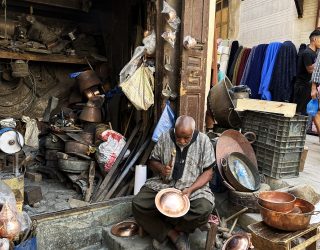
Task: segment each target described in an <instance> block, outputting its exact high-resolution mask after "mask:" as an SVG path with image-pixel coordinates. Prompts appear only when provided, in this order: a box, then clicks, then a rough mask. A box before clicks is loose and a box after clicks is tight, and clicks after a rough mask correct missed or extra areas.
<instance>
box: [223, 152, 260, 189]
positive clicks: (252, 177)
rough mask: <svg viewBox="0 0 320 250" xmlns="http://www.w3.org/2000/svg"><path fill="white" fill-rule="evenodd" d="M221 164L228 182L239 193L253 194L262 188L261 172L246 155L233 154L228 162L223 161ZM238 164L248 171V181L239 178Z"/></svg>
mask: <svg viewBox="0 0 320 250" xmlns="http://www.w3.org/2000/svg"><path fill="white" fill-rule="evenodd" d="M221 164H222V166H223V169H224V173H225V175H226V177H227V179H228V181H229V182H230V184H231V185H232V186H233V187H234V188H235V189H236V190H237V191H241V192H252V191H256V190H258V189H259V188H260V175H259V171H258V169H257V168H256V167H255V165H254V164H253V163H252V162H251V161H250V160H249V159H248V157H246V156H245V155H244V154H241V153H239V152H233V153H231V154H230V155H229V156H228V158H227V160H225V161H223V160H222V163H221ZM236 164H241V165H242V166H243V168H244V169H245V170H246V172H247V177H248V178H247V179H246V181H243V180H242V179H240V178H239V176H238V173H237V170H236V169H237V165H236Z"/></svg>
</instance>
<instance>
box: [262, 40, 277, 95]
mask: <svg viewBox="0 0 320 250" xmlns="http://www.w3.org/2000/svg"><path fill="white" fill-rule="evenodd" d="M281 45H282V44H281V43H279V42H274V43H270V44H269V46H268V49H267V51H266V56H265V59H264V62H263V67H262V71H261V82H260V87H259V94H260V95H261V99H262V100H268V101H271V100H272V96H271V93H270V91H269V86H270V81H271V77H272V73H273V69H274V65H275V62H276V58H277V55H278V52H279V49H280V47H281Z"/></svg>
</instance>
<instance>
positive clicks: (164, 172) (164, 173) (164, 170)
mask: <svg viewBox="0 0 320 250" xmlns="http://www.w3.org/2000/svg"><path fill="white" fill-rule="evenodd" d="M171 171H172V167H171V166H168V165H167V166H165V167H164V168H162V169H161V175H162V176H164V177H166V176H169V175H170V174H171Z"/></svg>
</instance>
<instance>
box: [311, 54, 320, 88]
mask: <svg viewBox="0 0 320 250" xmlns="http://www.w3.org/2000/svg"><path fill="white" fill-rule="evenodd" d="M311 82H314V83H316V84H317V85H319V84H320V53H318V56H317V60H316V62H315V64H314V70H313V73H312V76H311Z"/></svg>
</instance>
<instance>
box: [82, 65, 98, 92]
mask: <svg viewBox="0 0 320 250" xmlns="http://www.w3.org/2000/svg"><path fill="white" fill-rule="evenodd" d="M76 79H77V82H78V85H79V89H80V92H81V93H82V92H83V91H84V90H86V89H88V88H91V87H93V86H96V85H99V84H100V79H99V77H98V76H97V74H96V73H95V72H94V71H93V70H86V71H83V72H81V73H80V75H78V76H77V78H76Z"/></svg>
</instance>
